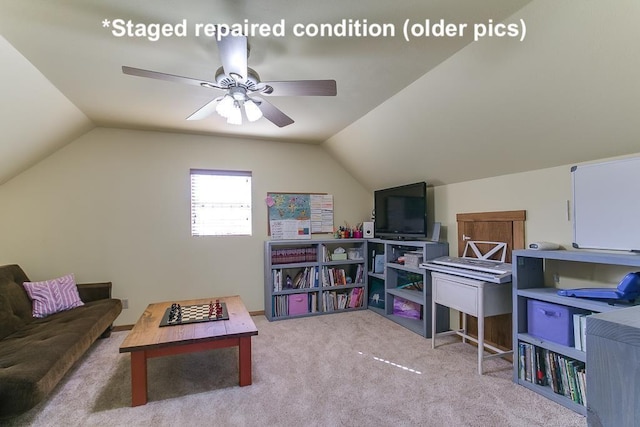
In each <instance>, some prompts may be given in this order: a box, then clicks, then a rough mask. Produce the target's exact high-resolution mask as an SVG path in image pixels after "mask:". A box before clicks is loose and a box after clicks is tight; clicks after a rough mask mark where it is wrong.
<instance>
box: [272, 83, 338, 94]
mask: <svg viewBox="0 0 640 427" xmlns="http://www.w3.org/2000/svg"><path fill="white" fill-rule="evenodd" d="M260 85H261V86H262V85H265V86H266V90H265V91H263V92H262V93H261V95H268V96H336V95H337V93H338V90H337V88H336V81H335V80H293V81H285V82H262V83H260ZM269 88H272V89H269Z"/></svg>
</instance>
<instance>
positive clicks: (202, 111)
mask: <svg viewBox="0 0 640 427" xmlns="http://www.w3.org/2000/svg"><path fill="white" fill-rule="evenodd" d="M218 101H220V98H215V99H212V100H211V101H209V102H207V103H206V104H204V105H203V106H202V107H200V108H199V109H198V110H196V111H195V112H194V113H193V114H192V115H190V116H189V117H187V120H202V119H204V118H205V117H209V116H210V115H211V114H213V112H214V111H216V107H217V105H218Z"/></svg>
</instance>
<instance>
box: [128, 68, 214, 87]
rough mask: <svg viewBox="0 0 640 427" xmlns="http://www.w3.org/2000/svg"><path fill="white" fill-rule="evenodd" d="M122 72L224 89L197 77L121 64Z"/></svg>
mask: <svg viewBox="0 0 640 427" xmlns="http://www.w3.org/2000/svg"><path fill="white" fill-rule="evenodd" d="M122 72H123V73H125V74H129V75H131V76H138V77H149V78H151V79H158V80H166V81H169V82H174V83H184V84H188V85H193V86H200V87H208V88H212V89H226V88H224V87H222V86H220V85H218V84H217V83H214V82H210V81H207V80H198V79H192V78H190V77H182V76H175V75H173V74H165V73H159V72H157V71H149V70H143V69H140V68H133V67H127V66H123V67H122Z"/></svg>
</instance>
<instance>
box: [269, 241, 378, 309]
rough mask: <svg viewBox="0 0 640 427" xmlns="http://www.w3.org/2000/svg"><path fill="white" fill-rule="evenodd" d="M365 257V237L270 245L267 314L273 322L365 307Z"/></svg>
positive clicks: (273, 243)
mask: <svg viewBox="0 0 640 427" xmlns="http://www.w3.org/2000/svg"><path fill="white" fill-rule="evenodd" d="M338 248H342V249H344V252H343V253H342V254H338V253H336V249H338ZM365 254H366V241H365V239H330V240H315V239H313V240H270V241H266V242H265V246H264V286H265V289H264V307H265V316H266V317H267V319H269V320H270V321H273V320H283V319H290V318H293V317H305V316H315V315H320V314H328V313H335V312H343V311H349V310H361V309H365V308H366V307H367V295H366V292H367V287H366V286H365V284H366V272H367V259H366V256H365Z"/></svg>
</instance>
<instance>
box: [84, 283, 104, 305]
mask: <svg viewBox="0 0 640 427" xmlns="http://www.w3.org/2000/svg"><path fill="white" fill-rule="evenodd" d="M77 286H78V293H79V294H80V299H81V300H82V302H84V303H87V302H91V301H98V300H101V299H109V298H111V282H104V283H78V284H77Z"/></svg>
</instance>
